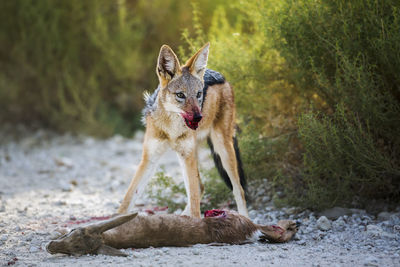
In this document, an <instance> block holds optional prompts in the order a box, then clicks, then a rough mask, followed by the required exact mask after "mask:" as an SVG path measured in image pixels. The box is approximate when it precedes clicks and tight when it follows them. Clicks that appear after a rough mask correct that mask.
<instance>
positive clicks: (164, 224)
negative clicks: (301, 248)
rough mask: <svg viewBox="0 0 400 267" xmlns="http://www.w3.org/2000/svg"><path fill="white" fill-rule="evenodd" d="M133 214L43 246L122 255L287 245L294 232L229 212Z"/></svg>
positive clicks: (292, 227) (289, 224)
mask: <svg viewBox="0 0 400 267" xmlns="http://www.w3.org/2000/svg"><path fill="white" fill-rule="evenodd" d="M136 215H137V214H128V215H122V216H118V217H116V218H113V219H110V220H108V221H105V222H101V223H97V224H92V225H88V226H86V227H81V228H77V229H74V230H72V231H71V232H70V233H69V234H67V235H64V236H62V237H61V238H59V239H57V240H54V241H51V242H50V243H49V244H48V245H47V247H46V248H47V251H48V252H50V253H64V254H72V255H83V254H88V253H89V254H100V253H103V254H109V255H118V256H121V255H123V253H122V252H120V251H119V250H117V249H120V248H147V247H162V246H190V245H194V244H209V243H227V244H241V243H247V242H249V241H255V240H257V239H259V240H269V241H271V242H287V241H289V240H290V239H291V238H292V237H293V235H294V234H295V233H296V232H297V226H296V223H295V222H293V221H280V222H278V226H268V225H258V224H254V223H253V222H251V220H250V219H248V218H246V217H245V216H242V215H239V214H236V213H230V212H226V214H224V216H220V217H207V218H203V219H198V218H193V217H188V216H178V215H173V214H164V215H151V216H136ZM254 237H256V239H254ZM87 244H88V246H87V247H86V245H87ZM89 245H90V246H89Z"/></svg>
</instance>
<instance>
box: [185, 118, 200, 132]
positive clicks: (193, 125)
mask: <svg viewBox="0 0 400 267" xmlns="http://www.w3.org/2000/svg"><path fill="white" fill-rule="evenodd" d="M185 123H186V125H187V127H189V128H190V129H192V130H196V129H197V127H199V122H198V121H196V120H191V121H190V120H188V119H186V118H185Z"/></svg>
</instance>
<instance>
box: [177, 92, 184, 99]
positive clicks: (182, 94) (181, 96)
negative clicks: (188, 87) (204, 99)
mask: <svg viewBox="0 0 400 267" xmlns="http://www.w3.org/2000/svg"><path fill="white" fill-rule="evenodd" d="M176 97H178V98H186V96H185V94H184V93H182V92H179V93H176Z"/></svg>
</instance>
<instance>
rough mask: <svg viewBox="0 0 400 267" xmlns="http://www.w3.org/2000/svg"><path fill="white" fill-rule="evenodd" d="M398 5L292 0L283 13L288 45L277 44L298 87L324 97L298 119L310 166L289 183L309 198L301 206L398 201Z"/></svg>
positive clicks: (282, 30)
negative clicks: (295, 75) (299, 177)
mask: <svg viewBox="0 0 400 267" xmlns="http://www.w3.org/2000/svg"><path fill="white" fill-rule="evenodd" d="M399 8H400V3H399V2H398V1H385V2H381V1H370V0H363V1H361V0H360V1H312V2H311V1H291V0H288V1H286V5H285V6H284V7H283V8H282V10H281V11H280V12H279V14H278V16H277V17H279V18H280V20H279V23H278V27H277V28H278V31H279V33H280V35H281V36H282V37H283V38H284V39H283V40H284V42H280V43H277V44H276V46H277V47H279V49H280V51H281V53H282V55H284V57H285V58H286V59H287V62H288V64H290V66H291V68H292V70H293V71H296V72H298V75H299V77H300V79H298V80H296V81H295V82H296V84H297V86H298V87H300V88H302V90H306V91H315V92H316V93H317V94H318V97H319V98H320V99H321V100H322V102H323V104H322V105H320V106H319V107H317V106H314V110H313V111H310V112H309V113H306V114H305V115H303V116H302V117H301V118H300V120H299V135H300V140H301V143H302V144H303V146H304V150H305V152H304V168H303V172H302V177H301V179H298V180H297V181H293V180H291V181H289V180H287V181H286V182H287V188H288V189H289V190H292V191H291V192H292V193H293V191H296V192H297V193H298V194H301V195H302V198H301V199H300V198H296V199H297V200H296V201H297V203H298V202H300V203H303V204H304V205H306V206H308V207H313V208H323V207H329V206H334V205H343V204H349V203H351V201H352V200H353V199H354V198H356V197H358V198H361V199H362V200H368V199H371V198H383V199H386V200H392V201H393V200H398V199H399V196H400V136H399V135H398V130H399V129H400V116H399V114H400V103H399V102H400V98H399V96H400V95H399V92H400V83H399V79H400V78H399V76H398V73H400V54H399V53H398V51H400V50H399V49H400V42H399V40H400V23H399V18H400V9H399ZM282 183H285V181H282ZM299 184H302V185H303V187H300V188H299V186H298V185H299ZM295 189H296V190H295ZM299 189H300V190H299ZM292 196H293V195H292ZM292 199H294V198H293V197H292ZM299 200H300V201H299Z"/></svg>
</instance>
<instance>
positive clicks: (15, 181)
mask: <svg viewBox="0 0 400 267" xmlns="http://www.w3.org/2000/svg"><path fill="white" fill-rule="evenodd" d="M141 139H142V134H141V133H139V134H137V135H136V136H135V138H133V139H125V138H122V137H119V136H115V137H112V138H109V139H106V140H98V139H93V138H90V137H80V136H78V137H77V136H71V135H56V134H53V133H49V132H46V131H35V132H31V133H29V132H25V133H24V134H22V136H21V135H20V136H19V138H15V137H14V136H12V135H10V134H7V133H6V131H4V132H1V133H0V265H15V266H18V265H20V266H87V265H88V264H93V265H101V266H104V265H107V266H115V265H121V266H124V265H132V264H135V265H134V266H159V265H160V266H192V265H207V266H245V265H250V266H400V207H399V208H398V209H397V210H396V211H393V212H381V213H379V214H377V215H376V216H374V215H371V214H367V213H366V212H365V211H364V210H357V209H341V208H335V209H333V210H328V211H325V212H324V213H323V214H324V215H325V216H321V214H319V215H317V214H314V213H312V212H310V211H308V210H305V211H304V210H300V209H298V208H284V209H276V208H274V207H273V206H272V204H271V203H270V202H269V203H265V205H261V206H263V208H262V209H257V210H255V209H251V208H250V217H251V218H252V219H253V220H254V221H255V222H257V223H269V222H270V223H273V222H276V221H277V220H279V219H296V220H299V221H301V222H302V226H301V228H300V231H299V233H298V234H297V235H296V237H295V239H294V240H293V241H291V242H289V243H286V244H258V243H255V244H246V245H232V246H228V245H226V246H208V245H196V246H193V247H185V248H148V249H135V250H124V252H125V253H128V254H129V256H128V257H126V258H124V257H110V256H103V255H99V256H82V257H72V256H64V255H50V254H48V253H47V252H46V251H45V249H44V245H45V244H46V243H47V242H48V241H49V240H51V239H52V238H55V237H57V236H58V235H59V232H60V231H62V230H64V229H70V228H73V227H75V226H76V225H77V222H79V221H81V220H87V219H92V220H95V219H96V218H95V217H101V216H107V215H110V214H112V213H114V212H115V211H116V209H117V208H118V206H119V202H120V201H121V200H122V197H123V195H124V194H125V191H126V189H127V186H128V184H129V182H130V179H131V177H132V175H133V173H134V172H135V170H136V168H137V164H138V163H139V159H140V153H141V142H142V140H141ZM201 157H202V158H203V160H202V161H204V162H205V163H206V166H210V164H212V163H211V161H210V159H209V156H208V154H207V152H206V151H202V153H201ZM160 164H161V165H162V168H163V169H164V170H165V172H166V173H167V174H168V175H171V176H173V177H180V169H179V165H178V163H177V160H176V156H175V155H174V153H173V152H169V153H168V154H167V155H165V156H164V157H163V158H162V159H161V162H160ZM257 190H259V192H258V193H257V192H256V195H257V194H258V195H260V194H261V195H262V194H263V191H262V190H263V189H257ZM258 199H264V200H269V198H268V197H262V196H261V197H259V198H258ZM137 204H139V205H140V209H146V208H151V207H152V205H154V200H152V199H149V198H148V197H146V196H145V197H143V199H142V200H141V203H137ZM257 206H260V203H258V205H257Z"/></svg>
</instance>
